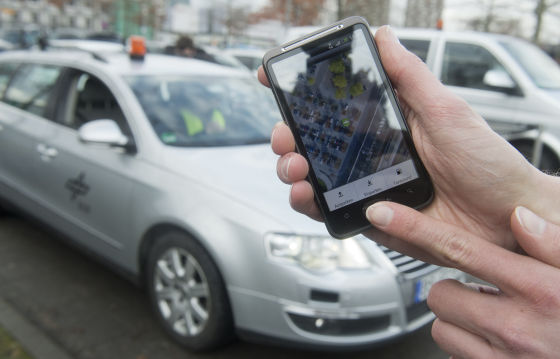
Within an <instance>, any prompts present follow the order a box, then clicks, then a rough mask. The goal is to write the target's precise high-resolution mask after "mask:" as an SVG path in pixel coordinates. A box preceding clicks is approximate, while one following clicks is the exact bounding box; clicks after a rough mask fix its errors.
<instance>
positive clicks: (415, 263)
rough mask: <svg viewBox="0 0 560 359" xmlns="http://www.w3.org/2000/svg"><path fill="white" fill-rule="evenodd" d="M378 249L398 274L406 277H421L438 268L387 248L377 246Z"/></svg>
mask: <svg viewBox="0 0 560 359" xmlns="http://www.w3.org/2000/svg"><path fill="white" fill-rule="evenodd" d="M379 248H380V249H381V250H382V251H383V253H385V255H386V256H387V257H388V258H389V259H390V260H391V262H393V264H394V265H395V267H397V270H398V271H399V273H400V274H402V275H404V276H406V277H417V276H422V275H424V274H426V273H429V272H431V271H433V270H435V269H436V268H438V266H435V265H433V264H429V263H426V262H422V261H421V260H418V259H414V258H412V257H409V256H407V255H404V254H401V253H399V252H397V251H394V250H392V249H389V248H387V247H384V246H379Z"/></svg>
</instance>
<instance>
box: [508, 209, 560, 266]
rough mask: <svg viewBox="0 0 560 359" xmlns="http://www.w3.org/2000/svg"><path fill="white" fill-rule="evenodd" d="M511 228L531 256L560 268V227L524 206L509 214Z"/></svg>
mask: <svg viewBox="0 0 560 359" xmlns="http://www.w3.org/2000/svg"><path fill="white" fill-rule="evenodd" d="M511 230H512V231H513V235H514V236H515V239H517V242H518V243H519V245H520V246H521V247H522V248H523V249H524V250H525V252H527V254H528V255H530V256H531V257H533V258H535V259H538V260H540V261H542V262H544V263H547V264H550V265H552V266H554V267H557V268H560V227H559V226H557V225H555V224H553V223H550V222H548V221H545V220H544V219H542V218H541V217H539V216H537V215H536V214H535V213H533V212H532V211H530V210H529V209H527V208H525V207H521V206H519V207H517V208H515V211H513V213H512V215H511Z"/></svg>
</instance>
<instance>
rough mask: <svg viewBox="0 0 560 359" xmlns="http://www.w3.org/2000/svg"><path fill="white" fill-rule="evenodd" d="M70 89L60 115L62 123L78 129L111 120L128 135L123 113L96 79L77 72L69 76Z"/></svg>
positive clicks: (103, 85)
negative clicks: (87, 124) (93, 122)
mask: <svg viewBox="0 0 560 359" xmlns="http://www.w3.org/2000/svg"><path fill="white" fill-rule="evenodd" d="M69 79H70V80H69V81H68V82H69V84H70V89H69V92H68V95H67V99H66V106H64V110H65V111H66V113H65V114H63V115H62V117H63V123H64V124H65V125H67V126H69V127H71V128H75V129H78V128H80V126H82V125H83V124H84V123H87V122H90V121H94V120H113V121H115V122H116V123H117V124H118V125H119V127H120V128H121V131H123V133H125V134H130V129H129V126H128V124H127V123H126V120H125V117H124V114H123V111H122V110H121V107H120V106H119V104H118V102H117V100H116V98H115V96H114V95H113V93H112V92H111V90H110V89H109V88H108V87H107V85H105V84H104V83H103V82H102V81H101V80H99V79H98V78H97V77H95V76H93V75H91V74H89V73H85V72H82V71H78V70H72V71H71V73H70V75H69Z"/></svg>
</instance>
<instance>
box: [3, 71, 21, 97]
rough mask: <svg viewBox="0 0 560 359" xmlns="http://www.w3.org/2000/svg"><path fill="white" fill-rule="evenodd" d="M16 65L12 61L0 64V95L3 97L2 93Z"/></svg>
mask: <svg viewBox="0 0 560 359" xmlns="http://www.w3.org/2000/svg"><path fill="white" fill-rule="evenodd" d="M18 67H19V64H14V63H3V64H0V97H3V96H2V95H3V94H4V91H5V90H6V87H8V83H9V82H10V79H11V78H12V76H13V75H14V73H15V71H16V69H17V68H18Z"/></svg>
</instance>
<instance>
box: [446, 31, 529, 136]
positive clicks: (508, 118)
mask: <svg viewBox="0 0 560 359" xmlns="http://www.w3.org/2000/svg"><path fill="white" fill-rule="evenodd" d="M436 73H440V78H441V81H442V83H443V84H444V85H447V86H448V87H449V88H450V89H451V90H452V91H453V92H455V93H456V94H457V95H459V96H460V97H462V98H464V99H465V100H466V101H467V102H468V103H469V104H470V105H471V106H473V107H474V109H475V110H476V111H477V112H478V113H479V114H480V115H482V117H484V119H485V120H486V121H488V122H489V123H490V124H491V125H492V126H493V127H495V129H497V130H498V132H499V127H500V126H504V124H507V123H511V122H515V120H516V118H517V116H518V114H517V111H518V103H519V97H520V96H521V92H520V90H519V87H518V86H517V84H516V83H515V82H514V80H513V78H512V77H511V75H510V73H509V71H508V70H507V68H506V67H505V66H504V65H503V64H502V63H501V62H500V61H499V60H498V58H497V57H496V56H494V55H493V54H492V53H491V52H490V51H489V50H488V49H487V48H485V47H484V46H483V45H482V44H477V43H469V42H463V41H449V40H448V41H446V42H445V48H444V50H443V58H442V61H441V69H440V71H436ZM496 76H498V77H499V78H500V79H504V78H505V79H506V80H507V79H509V80H510V81H511V86H510V87H508V88H505V87H498V86H492V85H491V83H492V77H496ZM506 127H507V126H506Z"/></svg>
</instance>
